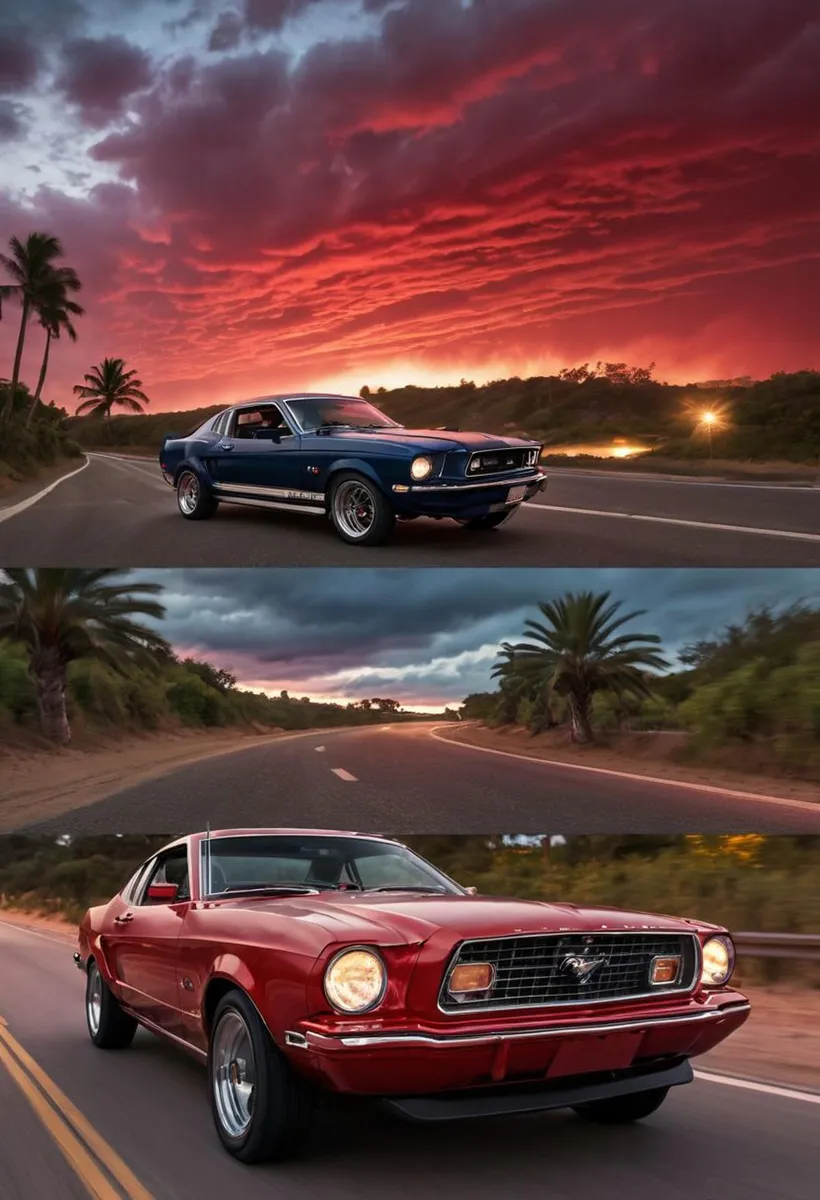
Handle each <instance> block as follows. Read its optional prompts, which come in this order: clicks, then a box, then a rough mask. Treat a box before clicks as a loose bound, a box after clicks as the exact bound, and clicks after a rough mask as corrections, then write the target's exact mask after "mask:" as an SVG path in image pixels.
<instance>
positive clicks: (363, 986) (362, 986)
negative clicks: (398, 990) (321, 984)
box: [325, 949, 387, 1013]
mask: <svg viewBox="0 0 820 1200" xmlns="http://www.w3.org/2000/svg"><path fill="white" fill-rule="evenodd" d="M386 987H387V972H386V971H385V969H384V963H383V962H382V960H381V959H380V958H379V956H378V954H375V953H374V952H373V951H372V950H363V949H355V950H342V952H341V954H337V955H336V957H335V958H333V959H331V961H330V963H329V965H328V968H327V970H326V971H325V995H326V996H327V998H328V1000H329V1001H330V1003H331V1004H332V1005H333V1007H334V1008H335V1009H337V1011H338V1012H344V1013H364V1012H368V1011H369V1010H370V1009H371V1008H375V1007H376V1005H377V1004H380V1003H381V1001H382V999H383V997H384V991H385V988H386Z"/></svg>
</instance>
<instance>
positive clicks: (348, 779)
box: [330, 767, 359, 783]
mask: <svg viewBox="0 0 820 1200" xmlns="http://www.w3.org/2000/svg"><path fill="white" fill-rule="evenodd" d="M330 769H331V771H332V772H333V774H334V775H338V776H339V778H340V779H344V781H345V783H358V782H359V781H358V779H357V778H356V776H355V775H351V774H350V772H349V771H346V770H345V769H344V767H331V768H330Z"/></svg>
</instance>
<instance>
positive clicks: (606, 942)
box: [439, 933, 699, 1012]
mask: <svg viewBox="0 0 820 1200" xmlns="http://www.w3.org/2000/svg"><path fill="white" fill-rule="evenodd" d="M666 955H680V957H681V966H680V970H679V971H678V975H677V978H676V979H675V980H674V982H672V983H669V984H662V985H653V984H651V983H650V982H649V972H650V966H651V963H652V960H653V959H654V958H656V957H659V956H666ZM570 958H581V959H583V960H586V961H587V962H588V961H589V960H594V959H600V960H602V961H601V962H600V963H598V964H597V965H596V966H595V967H594V969H593V970H592V971H591V972H590V973H589V974H588V975H587V976H586V978H585V979H583V980H579V979H577V978H576V977H575V976H574V975H573V974H572V970H571V967H569V966H567V964H566V960H567V959H570ZM467 963H492V965H493V966H494V967H495V979H494V982H493V986H492V988H491V989H490V992H489V994H487V993H484V994H481V995H480V996H478V997H477V998H472V997H471V998H468V999H461V1000H456V999H454V997H453V996H451V995H450V994H449V992H448V990H447V984H448V980H449V976H450V972H451V970H452V969H453V967H455V966H457V965H461V964H467ZM698 964H699V949H698V941H697V938H696V937H695V936H694V935H690V934H667V933H660V934H659V933H652V934H642V933H634V934H633V933H629V934H618V933H596V934H584V933H561V934H537V935H524V936H521V937H507V938H491V939H489V940H487V941H474V942H465V943H464V944H463V945H462V946H461V947H460V948H459V950H458V951H457V953H456V956H455V958H454V959H453V960H452V962H451V963H450V966H449V968H448V971H447V975H446V976H445V979H444V983H443V984H442V989H441V995H440V998H439V1004H440V1006H441V1008H442V1009H444V1010H445V1011H448V1012H455V1011H463V1010H464V1009H465V1008H470V1009H475V1008H526V1007H530V1006H536V1005H545V1004H585V1003H587V1004H588V1003H590V1002H597V1001H603V1000H623V999H627V998H630V997H641V996H655V995H658V994H659V993H660V994H668V993H669V992H683V991H689V990H690V989H691V988H693V987H694V986H695V983H696V980H697V971H698Z"/></svg>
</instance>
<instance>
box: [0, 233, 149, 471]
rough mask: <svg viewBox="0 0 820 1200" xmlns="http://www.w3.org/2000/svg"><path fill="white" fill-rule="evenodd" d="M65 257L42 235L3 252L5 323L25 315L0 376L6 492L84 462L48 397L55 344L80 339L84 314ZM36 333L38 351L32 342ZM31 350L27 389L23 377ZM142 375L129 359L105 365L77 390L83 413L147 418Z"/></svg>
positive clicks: (0, 449) (0, 460) (0, 463)
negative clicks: (120, 410) (12, 486)
mask: <svg viewBox="0 0 820 1200" xmlns="http://www.w3.org/2000/svg"><path fill="white" fill-rule="evenodd" d="M63 257H64V249H63V246H62V243H61V242H60V239H59V238H57V237H54V236H53V235H52V234H49V233H41V232H34V233H30V234H29V235H28V237H27V238H26V239H25V240H21V239H20V238H18V237H12V238H11V239H10V241H9V253H8V254H0V319H4V318H5V319H8V317H9V313H10V312H12V311H13V310H14V308H15V307H16V309H17V310H18V312H19V328H18V334H17V338H16V341H15V346H14V355H13V358H12V362H11V370H10V373H9V375H8V377H7V378H2V377H0V488H2V487H3V486H8V485H9V484H11V483H15V482H19V481H21V480H24V479H27V478H35V477H37V476H38V475H40V474H42V473H43V472H44V471H46V472H47V471H48V470H49V469H50V468H55V467H59V466H61V465H64V464H65V463H66V462H70V460H72V459H78V458H81V457H82V450H81V449H80V446H79V445H78V443H77V442H76V441H75V440H74V437H73V436H72V434H71V432H70V430H69V429H68V425H67V420H68V415H69V414H68V411H67V409H66V408H65V407H62V406H59V405H56V404H54V403H53V402H52V403H49V404H46V403H45V402H44V401H43V399H42V393H43V387H44V385H45V382H46V377H47V374H48V369H49V364H50V362H51V359H52V355H53V352H54V350H53V348H54V345H55V343H57V342H59V341H60V340H61V339H62V338H67V339H68V340H69V341H72V342H75V341H77V337H78V333H77V322H78V318H80V317H82V316H83V315H84V312H85V310H84V309H83V308H82V306H81V305H80V304H79V303H78V302H77V300H76V299H75V297H76V295H77V293H79V292H80V291H81V290H82V282H81V280H80V278H79V276H78V275H77V272H76V271H75V270H74V268H73V267H71V266H67V265H65V264H64V263H63V262H62V259H63ZM37 328H39V331H40V342H39V345H40V346H41V349H40V350H39V351H36V350H34V347H35V345H36V343H35V342H34V341H33V338H32V334H33V333H36V331H37ZM26 349H28V351H29V354H28V361H29V364H30V367H31V378H30V381H29V382H28V383H27V382H26V380H25V379H24V377H23V376H24V367H25V358H24V354H25V351H26ZM35 371H36V374H35ZM136 374H137V373H136V371H133V370H130V371H129V370H127V369H126V367H125V364H124V362H123V361H122V359H118V358H114V359H108V358H107V359H104V360H103V362H102V363H101V364H100V365H99V366H98V367H93V368H92V369H91V371H90V372H89V373H88V374H86V376H85V379H84V382H83V383H82V384H78V385H77V386H76V387H75V388H74V393H75V395H77V396H79V397H80V398H81V399H82V400H83V403H82V404H81V405H80V406H79V409H78V411H85V412H88V413H93V414H94V415H95V417H98V418H100V419H102V420H105V419H106V418H109V417H110V415H111V413H112V411H113V410H114V409H116V408H125V409H126V410H128V411H130V412H143V411H144V406H145V405H147V404H148V403H149V400H148V397H147V396H146V395H145V394H144V393H143V392H142V391H141V387H142V385H141V383H140V381H139V379H137V378H136Z"/></svg>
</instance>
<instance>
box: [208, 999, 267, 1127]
mask: <svg viewBox="0 0 820 1200" xmlns="http://www.w3.org/2000/svg"><path fill="white" fill-rule="evenodd" d="M211 1053H212V1057H213V1067H212V1071H213V1076H212V1077H213V1089H214V1101H215V1105H216V1112H217V1116H218V1118H219V1122H220V1124H221V1125H222V1128H223V1129H224V1130H225V1132H226V1133H227V1134H228V1136H229V1137H232V1138H240V1137H242V1135H243V1134H244V1133H245V1132H246V1131H247V1129H248V1126H249V1125H250V1123H251V1118H252V1117H253V1101H254V1092H255V1089H256V1065H255V1062H254V1056H253V1046H252V1044H251V1035H250V1031H249V1030H248V1027H247V1025H246V1024H245V1021H244V1019H243V1018H242V1017H241V1016H240V1014H239V1013H238V1012H237V1011H236V1010H235V1009H229V1010H228V1011H227V1012H226V1013H225V1014H224V1016H223V1017H222V1018H221V1019H220V1021H219V1024H218V1025H217V1027H216V1029H215V1030H214V1044H213V1049H212V1051H211Z"/></svg>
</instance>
